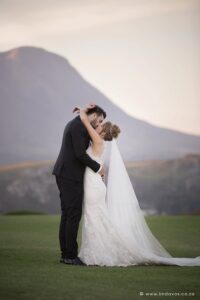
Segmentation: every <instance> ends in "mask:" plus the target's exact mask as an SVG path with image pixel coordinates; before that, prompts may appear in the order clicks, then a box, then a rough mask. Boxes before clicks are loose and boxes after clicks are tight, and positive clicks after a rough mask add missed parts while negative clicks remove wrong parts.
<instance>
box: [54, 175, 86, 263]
mask: <svg viewBox="0 0 200 300" xmlns="http://www.w3.org/2000/svg"><path fill="white" fill-rule="evenodd" d="M56 183H57V186H58V189H59V192H60V202H61V219H60V226H59V242H60V250H61V256H62V257H66V258H75V257H77V254H78V243H77V235H78V228H79V222H80V220H81V215H82V202H83V182H78V181H74V180H69V179H67V178H65V177H61V176H56Z"/></svg>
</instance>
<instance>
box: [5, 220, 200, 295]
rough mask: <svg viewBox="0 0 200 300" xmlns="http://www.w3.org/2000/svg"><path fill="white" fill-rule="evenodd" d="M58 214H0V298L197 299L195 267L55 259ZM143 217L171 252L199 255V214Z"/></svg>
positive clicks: (199, 277) (199, 273) (199, 279)
mask: <svg viewBox="0 0 200 300" xmlns="http://www.w3.org/2000/svg"><path fill="white" fill-rule="evenodd" d="M59 219H60V217H59V216H47V215H19V216H17V215H16V216H15V215H10V216H0V243H1V246H0V299H2V300H9V299H19V300H24V299H27V300H32V299H34V300H40V299H42V300H43V299H45V300H47V299H48V300H51V299H56V300H59V299H123V300H127V299H142V298H146V299H150V298H151V299H152V298H154V299H155V298H156V299H161V298H162V299H166V298H168V299H169V298H170V299H174V298H176V299H177V298H178V299H183V298H184V299H185V298H187V299H189V298H190V299H191V298H192V299H200V267H179V266H132V267H127V268H123V267H92V266H91V267H81V266H68V265H64V264H60V263H59V257H60V253H59V244H58V226H59ZM146 220H147V223H148V225H149V227H150V229H151V230H152V232H153V233H154V235H155V236H156V237H157V238H158V239H159V241H160V242H161V243H162V245H163V246H164V247H166V249H167V250H168V251H169V252H170V253H171V254H172V255H173V256H177V257H195V256H199V255H200V239H199V237H200V217H199V216H149V217H146ZM79 241H80V231H79ZM79 244H80V243H79ZM140 292H143V293H145V292H157V293H159V292H161V293H164V292H168V293H170V292H173V293H175V292H180V293H181V292H187V293H189V292H193V293H195V296H191V297H189V296H187V297H184V296H168V297H167V296H154V297H153V296H147V295H145V294H144V295H143V296H141V295H140V294H139V293H140Z"/></svg>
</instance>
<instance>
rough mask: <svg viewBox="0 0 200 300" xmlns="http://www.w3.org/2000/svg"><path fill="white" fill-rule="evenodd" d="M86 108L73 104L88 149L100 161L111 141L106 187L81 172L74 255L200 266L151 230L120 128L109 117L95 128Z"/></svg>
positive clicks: (109, 261)
mask: <svg viewBox="0 0 200 300" xmlns="http://www.w3.org/2000/svg"><path fill="white" fill-rule="evenodd" d="M87 109H88V108H86V109H81V108H76V109H75V110H74V111H76V112H77V113H79V114H80V118H81V121H82V122H83V124H84V126H85V127H86V129H87V131H88V133H89V135H90V137H91V141H92V142H91V144H90V146H89V147H88V149H87V153H88V155H89V156H91V158H93V159H95V160H96V161H97V162H99V163H100V164H101V165H102V164H104V161H105V153H106V145H107V141H111V144H112V145H111V151H110V160H109V169H108V179H107V187H106V185H105V183H104V181H103V180H102V178H101V176H100V175H99V174H98V173H95V172H93V171H92V170H91V169H90V168H88V167H87V168H86V170H85V175H84V199H83V225H82V243H81V247H80V251H79V254H78V256H79V258H80V259H81V260H82V261H83V262H84V263H85V264H86V265H97V266H122V267H125V266H131V265H155V264H157V265H162V264H163V265H178V266H200V256H198V257H196V258H185V257H172V256H171V255H170V254H169V253H168V251H167V250H166V249H165V248H164V247H163V246H162V245H161V244H160V243H159V241H158V240H157V239H156V238H155V236H154V235H153V234H152V232H151V231H150V229H149V227H148V225H147V223H146V221H145V218H144V216H143V213H142V210H141V208H140V206H139V203H138V200H137V198H136V195H135V192H134V190H133V187H132V184H131V181H130V179H129V176H128V173H127V171H126V168H125V165H124V162H123V160H122V158H121V155H120V152H119V150H118V147H117V143H116V138H117V136H118V134H119V133H120V129H119V127H118V126H117V125H113V124H112V123H111V122H106V123H104V124H100V125H99V126H98V127H97V128H96V129H94V128H93V127H92V126H91V124H90V122H89V120H88V117H87V114H86V111H87Z"/></svg>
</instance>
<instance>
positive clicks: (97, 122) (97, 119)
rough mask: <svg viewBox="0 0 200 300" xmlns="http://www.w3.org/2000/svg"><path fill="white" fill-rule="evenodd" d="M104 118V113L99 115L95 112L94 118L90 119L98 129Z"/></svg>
mask: <svg viewBox="0 0 200 300" xmlns="http://www.w3.org/2000/svg"><path fill="white" fill-rule="evenodd" d="M103 120H104V117H103V115H97V114H96V113H94V114H93V118H92V120H91V121H90V124H91V125H92V127H93V128H94V129H96V128H97V127H98V126H99V125H100V124H101V123H102V122H103Z"/></svg>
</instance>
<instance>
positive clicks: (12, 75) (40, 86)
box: [0, 47, 200, 164]
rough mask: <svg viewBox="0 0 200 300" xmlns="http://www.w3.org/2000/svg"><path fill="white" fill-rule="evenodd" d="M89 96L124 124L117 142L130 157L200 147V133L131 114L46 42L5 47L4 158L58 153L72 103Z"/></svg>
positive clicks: (0, 86) (0, 83)
mask: <svg viewBox="0 0 200 300" xmlns="http://www.w3.org/2000/svg"><path fill="white" fill-rule="evenodd" d="M122 101H123V99H122ZM88 102H95V103H97V104H98V105H100V106H102V107H103V108H104V109H105V110H106V112H107V114H108V117H107V119H109V120H111V121H113V122H115V123H117V124H118V125H119V126H120V128H121V131H122V132H121V134H120V137H119V139H118V143H119V147H120V149H121V152H122V155H123V158H124V159H125V160H143V159H169V158H176V157H181V156H183V155H185V154H187V153H189V152H193V153H199V152H200V136H195V135H191V134H185V133H181V132H178V131H175V130H169V129H165V128H161V127H158V126H154V125H152V124H150V123H148V122H145V121H143V120H139V119H137V118H134V117H132V116H130V115H128V114H126V113H125V112H124V111H123V110H121V109H120V108H119V107H118V106H116V105H115V104H114V103H112V101H111V100H110V99H108V98H107V97H106V96H105V95H104V94H103V93H101V92H100V91H99V90H98V89H97V88H95V87H93V86H92V85H91V84H90V83H89V82H87V81H86V80H85V79H84V78H83V77H82V76H81V75H80V74H79V72H78V71H77V70H76V69H75V68H74V67H73V66H72V65H71V64H70V63H69V61H67V60H66V59H65V58H64V57H62V56H59V55H57V54H54V53H51V52H48V51H46V50H44V49H41V48H36V47H19V48H15V49H11V50H10V51H6V52H1V53H0V108H1V109H0V141H1V147H0V164H7V163H15V162H20V161H25V160H43V159H47V160H48V159H53V160H54V159H56V157H57V155H58V152H59V149H60V145H61V139H62V134H63V130H64V127H65V124H66V123H67V122H68V121H69V120H70V119H71V118H73V115H72V109H73V107H74V106H75V105H78V106H83V105H84V104H86V103H88ZM155 109H156V108H155Z"/></svg>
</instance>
